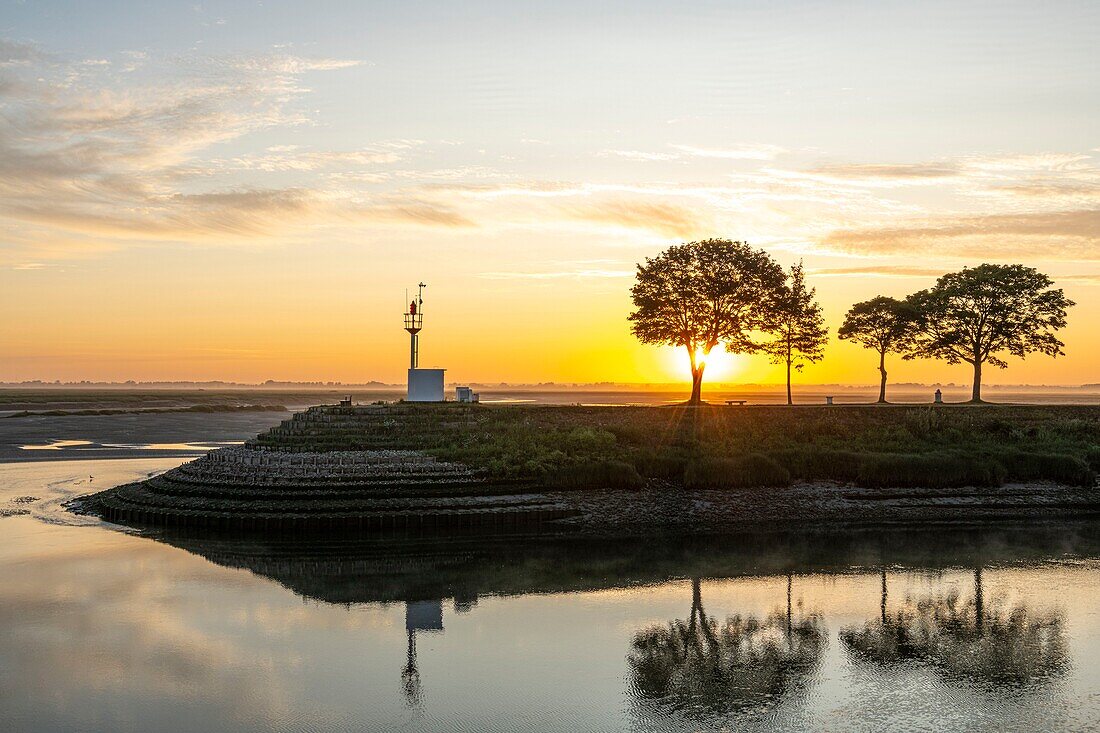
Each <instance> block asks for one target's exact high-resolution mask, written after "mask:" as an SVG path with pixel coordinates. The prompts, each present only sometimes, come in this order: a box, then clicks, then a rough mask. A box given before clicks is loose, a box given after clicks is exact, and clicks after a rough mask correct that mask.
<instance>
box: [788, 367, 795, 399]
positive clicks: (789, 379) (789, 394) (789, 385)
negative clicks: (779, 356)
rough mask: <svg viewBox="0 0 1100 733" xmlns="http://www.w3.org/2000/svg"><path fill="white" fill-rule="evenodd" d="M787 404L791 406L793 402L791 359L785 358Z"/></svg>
mask: <svg viewBox="0 0 1100 733" xmlns="http://www.w3.org/2000/svg"><path fill="white" fill-rule="evenodd" d="M787 404H788V405H793V404H794V400H792V399H791V357H790V356H787Z"/></svg>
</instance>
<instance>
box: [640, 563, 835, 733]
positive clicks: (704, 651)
mask: <svg viewBox="0 0 1100 733" xmlns="http://www.w3.org/2000/svg"><path fill="white" fill-rule="evenodd" d="M787 582H788V585H787V609H786V613H784V612H783V611H780V610H776V611H774V612H772V613H771V614H769V615H767V616H766V617H764V618H763V619H760V618H757V617H756V616H754V615H751V614H749V615H744V616H742V615H740V614H737V615H733V616H728V617H726V619H725V621H724V622H721V623H719V622H718V620H717V619H715V618H714V617H713V616H708V615H707V613H706V610H705V609H704V608H703V599H702V589H701V586H700V581H699V579H698V578H695V579H693V580H692V582H691V588H692V594H691V613H690V615H689V616H688V619H687V620H686V621H685V620H682V619H675V620H672V621H670V622H668V624H667V625H664V626H661V625H655V626H651V627H649V628H646V629H643V630H641V631H639V632H638V633H636V634H635V635H634V640H633V643H632V647H633V648H632V650H631V654H630V656H629V658H628V662H629V664H630V668H631V676H632V683H633V684H632V691H633V692H634V693H635V694H636V695H637V696H638V697H639V698H640V699H641V701H642V702H643V703H644V702H646V701H653V702H655V703H657V704H658V705H660V706H667V707H668V708H669V709H670V710H673V711H676V712H680V713H684V714H686V715H688V716H697V715H698V716H704V717H709V716H710V715H712V714H714V713H727V712H729V711H731V710H736V709H739V708H746V707H750V706H756V705H761V704H766V703H768V702H771V701H775V700H777V699H778V698H779V697H780V696H781V695H783V694H784V692H785V691H786V690H788V689H789V688H790V687H792V686H794V685H796V684H797V683H798V682H799V681H800V680H802V679H804V678H805V677H806V676H807V674H808V673H809V672H810V671H811V670H812V669H813V667H814V666H815V665H816V664H817V662H818V660H819V659H820V656H821V651H822V649H823V648H824V646H825V644H826V643H827V638H826V634H825V628H824V624H823V623H822V621H821V617H820V615H819V614H816V613H811V614H808V615H801V614H800V615H799V617H798V618H794V617H793V616H792V609H791V591H790V588H791V586H790V583H791V576H790V575H788V576H787Z"/></svg>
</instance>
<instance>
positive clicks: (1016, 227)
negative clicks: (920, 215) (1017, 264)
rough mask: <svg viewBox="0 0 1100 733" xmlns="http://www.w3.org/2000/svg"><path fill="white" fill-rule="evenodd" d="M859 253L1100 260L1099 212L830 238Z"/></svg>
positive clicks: (929, 223) (934, 221)
mask: <svg viewBox="0 0 1100 733" xmlns="http://www.w3.org/2000/svg"><path fill="white" fill-rule="evenodd" d="M825 243H826V244H827V245H829V246H832V247H835V248H837V249H840V250H843V251H848V252H858V253H860V254H927V253H936V254H952V255H982V256H985V255H989V256H1002V255H1003V256H1045V257H1064V258H1080V259H1089V260H1096V259H1100V209H1081V210H1074V211H1054V212H1032V213H1018V214H1017V213H1013V214H995V215H989V216H954V217H938V218H931V219H925V220H921V221H913V222H908V223H904V224H884V225H881V226H867V227H860V228H856V229H840V230H837V231H834V232H833V233H831V234H830V235H828V236H827V237H826V238H825Z"/></svg>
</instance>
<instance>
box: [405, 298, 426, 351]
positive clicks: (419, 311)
mask: <svg viewBox="0 0 1100 733" xmlns="http://www.w3.org/2000/svg"><path fill="white" fill-rule="evenodd" d="M426 287H428V286H427V285H425V284H424V283H420V285H419V286H418V288H419V289H418V290H417V293H416V298H415V299H414V300H412V301H410V302H409V308H408V310H407V311H405V330H406V331H408V332H409V369H416V368H417V367H418V366H419V365H420V346H419V343H418V340H417V334H419V333H420V329H422V328H424V313H423V307H422V306H423V305H424V288H426Z"/></svg>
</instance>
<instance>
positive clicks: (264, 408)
mask: <svg viewBox="0 0 1100 733" xmlns="http://www.w3.org/2000/svg"><path fill="white" fill-rule="evenodd" d="M165 412H203V413H209V412H286V407H284V406H283V405H191V406H190V407H150V408H148V409H145V410H140V409H137V410H131V409H125V408H115V409H102V410H35V411H33V412H32V411H30V410H22V411H20V412H14V413H12V414H11V415H6V416H5V417H8V418H12V417H68V416H91V415H148V414H160V413H165Z"/></svg>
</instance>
